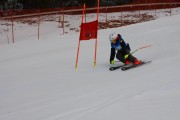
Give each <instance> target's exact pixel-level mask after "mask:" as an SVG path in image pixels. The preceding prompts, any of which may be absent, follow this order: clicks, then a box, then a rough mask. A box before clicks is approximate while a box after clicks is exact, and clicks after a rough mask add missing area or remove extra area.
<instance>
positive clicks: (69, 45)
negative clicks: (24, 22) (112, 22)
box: [0, 15, 180, 120]
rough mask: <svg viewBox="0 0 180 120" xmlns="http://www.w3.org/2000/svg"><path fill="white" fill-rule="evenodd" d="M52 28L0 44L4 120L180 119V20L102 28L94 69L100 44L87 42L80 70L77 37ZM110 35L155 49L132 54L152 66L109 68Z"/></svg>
mask: <svg viewBox="0 0 180 120" xmlns="http://www.w3.org/2000/svg"><path fill="white" fill-rule="evenodd" d="M41 29H43V30H44V31H45V30H46V29H51V27H49V28H48V27H42V28H41ZM35 30H36V29H35ZM50 31H51V32H48V34H47V33H46V32H45V33H43V32H42V33H41V34H43V36H42V37H40V40H37V39H35V37H34V36H23V35H24V34H25V33H23V32H26V31H25V30H24V31H23V30H21V31H20V30H19V31H16V35H17V36H18V35H19V34H21V37H19V38H17V36H16V39H18V40H19V41H21V42H16V43H15V44H3V45H0V56H1V57H0V120H180V114H179V113H180V102H179V101H180V74H179V73H180V72H179V71H180V62H179V61H180V47H179V45H180V40H179V38H180V15H173V16H170V17H164V18H160V19H157V20H153V21H149V22H144V23H138V24H134V25H129V26H124V27H120V28H113V29H106V30H99V31H98V49H97V65H96V67H94V66H93V62H94V47H95V40H89V41H81V46H80V54H79V61H78V68H77V69H75V61H76V54H77V46H78V39H79V33H74V34H66V35H59V34H57V31H56V32H55V31H54V30H50ZM111 32H117V33H120V34H121V35H122V37H123V38H124V40H125V41H126V42H128V43H129V44H130V46H131V49H132V51H133V50H135V49H137V48H139V47H143V46H146V45H152V47H149V48H146V49H142V50H139V51H137V52H136V53H134V56H136V57H137V58H138V59H140V60H144V61H148V60H152V62H151V63H150V64H147V65H143V66H141V67H137V68H134V69H130V70H127V71H121V70H116V71H113V72H111V71H109V67H110V66H112V65H110V64H109V55H110V43H109V40H108V36H109V34H110V33H111ZM29 34H31V32H30V33H29ZM120 64H122V63H120V62H116V64H115V65H114V66H116V65H120Z"/></svg>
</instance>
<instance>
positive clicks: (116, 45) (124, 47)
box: [109, 32, 141, 65]
mask: <svg viewBox="0 0 180 120" xmlns="http://www.w3.org/2000/svg"><path fill="white" fill-rule="evenodd" d="M109 40H110V43H111V53H110V64H114V63H115V61H114V58H115V56H116V58H117V59H118V60H119V61H121V62H123V63H124V64H130V63H133V64H135V65H138V64H141V61H139V60H138V59H137V58H136V57H134V56H133V55H131V54H130V51H131V49H130V46H129V44H128V43H126V42H125V41H124V40H123V39H122V37H121V35H120V34H117V33H115V32H114V33H111V34H110V35H109ZM125 55H128V57H127V58H125Z"/></svg>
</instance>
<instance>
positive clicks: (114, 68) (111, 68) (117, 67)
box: [109, 65, 126, 71]
mask: <svg viewBox="0 0 180 120" xmlns="http://www.w3.org/2000/svg"><path fill="white" fill-rule="evenodd" d="M125 66H126V65H119V66H114V67H110V68H109V70H110V71H113V70H117V69H119V68H122V67H125Z"/></svg>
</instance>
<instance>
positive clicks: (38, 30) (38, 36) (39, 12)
mask: <svg viewBox="0 0 180 120" xmlns="http://www.w3.org/2000/svg"><path fill="white" fill-rule="evenodd" d="M39 35H40V11H39V15H38V40H39Z"/></svg>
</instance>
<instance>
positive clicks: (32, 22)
mask: <svg viewBox="0 0 180 120" xmlns="http://www.w3.org/2000/svg"><path fill="white" fill-rule="evenodd" d="M146 1H147V0H146ZM178 7H180V2H172V0H171V1H170V2H167V3H158V1H157V0H156V3H148V4H142V3H141V4H140V2H138V3H133V4H130V5H122V6H105V7H100V11H99V12H100V14H99V24H98V25H99V26H98V29H106V28H113V27H121V26H125V25H129V24H135V23H139V22H143V21H149V20H154V19H156V18H158V17H159V16H160V14H162V13H163V15H164V16H171V15H172V14H178V13H179V11H180V8H178ZM173 8H176V9H173ZM96 9H97V8H96V7H94V8H87V9H86V18H87V21H88V20H90V19H94V18H93V17H95V14H93V13H96ZM81 13H82V8H79V7H73V8H64V9H60V8H57V9H41V10H23V11H21V12H19V13H15V12H13V11H11V12H10V13H9V14H8V15H6V16H5V17H1V18H0V26H1V27H0V36H1V37H0V45H1V44H7V43H8V44H10V43H15V41H18V38H20V37H21V33H20V31H21V29H22V30H23V31H24V30H27V32H26V33H27V35H26V36H27V37H32V36H36V37H34V38H33V39H38V40H39V39H40V35H41V36H43V35H44V34H46V33H49V32H51V31H48V29H47V30H44V29H41V27H42V26H41V24H44V25H45V24H46V25H47V26H48V24H52V25H51V27H54V29H53V30H54V31H55V33H57V34H59V35H64V34H71V33H74V32H79V28H80V27H79V26H80V24H81ZM109 13H111V14H109ZM115 14H116V15H115ZM18 23H21V24H22V23H23V24H26V28H23V27H22V26H21V24H18ZM44 25H43V26H44ZM28 28H29V29H28ZM32 29H33V30H32ZM34 29H36V31H35V30H34ZM30 30H31V32H30ZM33 32H34V33H33ZM28 33H31V34H29V35H28Z"/></svg>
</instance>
